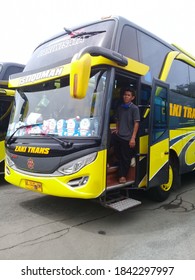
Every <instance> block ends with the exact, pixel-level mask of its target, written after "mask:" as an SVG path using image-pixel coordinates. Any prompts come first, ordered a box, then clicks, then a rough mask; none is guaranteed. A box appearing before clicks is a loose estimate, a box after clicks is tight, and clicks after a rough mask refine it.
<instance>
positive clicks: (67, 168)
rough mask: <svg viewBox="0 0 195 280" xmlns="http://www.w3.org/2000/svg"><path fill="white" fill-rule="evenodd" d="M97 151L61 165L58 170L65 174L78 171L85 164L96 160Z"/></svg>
mask: <svg viewBox="0 0 195 280" xmlns="http://www.w3.org/2000/svg"><path fill="white" fill-rule="evenodd" d="M96 156H97V153H92V154H90V155H87V156H84V157H82V158H78V159H76V160H73V161H71V162H69V163H67V164H64V165H63V166H61V167H60V168H59V169H58V171H59V172H60V173H62V174H64V175H70V174H74V173H76V172H78V171H79V170H80V169H81V168H83V167H84V166H86V165H88V164H90V163H91V162H93V161H94V160H95V158H96Z"/></svg>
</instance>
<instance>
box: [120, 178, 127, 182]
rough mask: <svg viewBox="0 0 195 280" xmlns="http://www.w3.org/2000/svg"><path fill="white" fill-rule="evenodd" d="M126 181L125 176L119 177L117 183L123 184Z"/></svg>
mask: <svg viewBox="0 0 195 280" xmlns="http://www.w3.org/2000/svg"><path fill="white" fill-rule="evenodd" d="M126 182H127V180H126V178H125V177H120V178H119V183H120V184H125V183H126Z"/></svg>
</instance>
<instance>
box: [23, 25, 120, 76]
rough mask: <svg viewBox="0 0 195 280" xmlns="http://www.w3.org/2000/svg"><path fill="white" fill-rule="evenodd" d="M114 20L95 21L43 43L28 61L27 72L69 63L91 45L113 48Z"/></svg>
mask: <svg viewBox="0 0 195 280" xmlns="http://www.w3.org/2000/svg"><path fill="white" fill-rule="evenodd" d="M114 26H115V22H114V20H108V21H103V22H99V23H94V24H91V25H88V26H83V27H79V29H74V30H73V31H72V32H71V31H69V32H68V31H67V30H66V29H65V31H66V32H64V33H63V34H61V35H59V36H57V37H56V38H54V39H52V40H48V41H47V42H45V43H43V44H41V45H40V46H39V47H38V48H37V49H36V50H35V51H34V53H33V54H32V57H31V59H30V60H29V61H28V63H27V65H26V67H25V70H24V71H25V72H26V71H32V70H36V69H39V68H40V65H41V67H48V66H49V65H51V64H53V63H54V62H55V64H57V63H62V58H63V62H64V63H69V62H70V61H71V59H72V57H73V56H74V54H75V53H78V52H79V51H80V50H81V49H83V48H85V47H89V46H99V47H104V48H108V49H109V48H111V41H112V36H113V32H114Z"/></svg>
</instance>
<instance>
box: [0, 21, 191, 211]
mask: <svg viewBox="0 0 195 280" xmlns="http://www.w3.org/2000/svg"><path fill="white" fill-rule="evenodd" d="M194 67H195V59H194V57H193V56H192V55H190V54H188V53H187V52H185V51H184V50H182V49H181V48H179V47H177V46H174V45H171V44H168V43H166V42H164V41H163V40H161V39H160V38H158V37H157V36H155V35H153V34H151V33H150V32H148V31H146V30H145V29H143V28H141V27H139V26H137V25H135V24H134V23H132V22H130V21H128V20H126V19H124V18H122V17H118V16H116V17H109V18H104V19H101V20H99V21H96V22H91V23H88V24H85V25H81V26H77V27H74V28H73V29H72V30H71V29H66V28H65V29H64V30H63V31H62V32H61V33H60V34H58V35H56V36H54V37H52V38H50V39H49V40H47V41H45V42H43V43H42V44H40V45H39V46H38V47H37V48H36V49H35V51H34V52H33V54H32V57H31V58H30V60H29V62H28V63H27V65H26V67H25V69H24V71H23V73H20V74H16V75H12V76H11V77H10V80H9V86H10V88H12V87H13V88H16V94H15V102H14V106H13V109H12V113H11V117H10V122H9V128H8V132H7V137H6V166H5V179H6V180H7V181H8V182H10V183H11V184H14V185H16V186H18V187H21V188H25V189H28V190H32V191H36V192H40V193H43V194H49V195H54V196H60V197H67V198H82V199H97V200H99V201H100V203H101V204H102V205H104V206H106V207H110V208H113V209H115V210H117V211H123V210H125V209H127V208H130V207H133V206H136V205H139V204H140V203H141V202H140V201H139V200H137V199H135V198H133V197H132V193H134V192H133V191H134V190H145V191H147V193H148V194H149V195H150V197H151V198H152V199H154V200H156V201H164V200H165V199H167V198H168V196H169V194H170V191H171V190H172V189H173V188H175V187H177V186H179V184H180V175H181V174H183V173H185V172H190V171H193V170H194V168H195V152H194V151H195V141H194V139H195V106H194V105H195V68H194ZM127 86H131V87H133V88H134V89H135V90H136V100H135V103H136V104H137V106H138V107H139V110H140V115H141V121H140V127H139V133H138V137H137V141H136V143H137V145H136V149H135V156H134V163H133V164H131V166H130V167H129V173H128V177H127V182H126V183H125V184H119V183H118V180H117V169H118V166H117V161H114V160H113V157H111V156H110V154H111V152H110V134H111V133H112V130H113V129H114V128H115V122H114V114H115V110H116V108H117V106H118V104H119V103H120V100H121V90H122V89H123V88H124V87H127Z"/></svg>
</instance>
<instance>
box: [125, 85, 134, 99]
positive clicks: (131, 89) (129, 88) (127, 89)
mask: <svg viewBox="0 0 195 280" xmlns="http://www.w3.org/2000/svg"><path fill="white" fill-rule="evenodd" d="M125 91H130V92H131V93H132V96H134V97H135V89H134V88H132V87H126V88H124V89H123V94H124V93H125Z"/></svg>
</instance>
